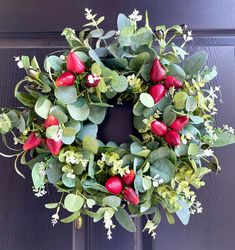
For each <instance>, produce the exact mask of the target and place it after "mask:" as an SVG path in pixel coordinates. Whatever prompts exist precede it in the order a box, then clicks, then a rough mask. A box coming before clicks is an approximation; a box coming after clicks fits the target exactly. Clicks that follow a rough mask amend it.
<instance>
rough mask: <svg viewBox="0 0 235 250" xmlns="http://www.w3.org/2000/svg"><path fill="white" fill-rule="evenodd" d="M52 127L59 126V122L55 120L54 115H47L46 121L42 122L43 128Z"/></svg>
mask: <svg viewBox="0 0 235 250" xmlns="http://www.w3.org/2000/svg"><path fill="white" fill-rule="evenodd" d="M53 125H57V126H58V125H59V121H58V119H57V118H56V116H54V115H49V116H48V117H47V119H46V120H45V121H44V127H45V128H48V127H50V126H53Z"/></svg>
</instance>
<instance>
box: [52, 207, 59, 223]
mask: <svg viewBox="0 0 235 250" xmlns="http://www.w3.org/2000/svg"><path fill="white" fill-rule="evenodd" d="M59 210H60V207H57V210H56V213H55V214H53V215H52V216H51V219H52V220H51V223H52V225H53V227H54V226H55V224H57V223H58V220H59V219H60V217H59Z"/></svg>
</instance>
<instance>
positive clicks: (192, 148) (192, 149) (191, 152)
mask: <svg viewBox="0 0 235 250" xmlns="http://www.w3.org/2000/svg"><path fill="white" fill-rule="evenodd" d="M198 150H199V147H198V145H197V144H196V143H190V144H189V147H188V154H189V155H197V154H198Z"/></svg>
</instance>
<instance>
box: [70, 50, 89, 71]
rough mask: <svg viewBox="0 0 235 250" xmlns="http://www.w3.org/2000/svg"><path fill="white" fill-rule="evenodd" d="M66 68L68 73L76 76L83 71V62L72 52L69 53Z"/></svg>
mask: <svg viewBox="0 0 235 250" xmlns="http://www.w3.org/2000/svg"><path fill="white" fill-rule="evenodd" d="M66 66H67V70H68V71H70V72H72V73H75V74H78V75H79V74H81V73H83V72H84V71H85V65H84V63H83V61H81V60H80V58H79V57H78V56H77V55H76V54H75V53H74V52H70V53H69V55H68V58H67V63H66Z"/></svg>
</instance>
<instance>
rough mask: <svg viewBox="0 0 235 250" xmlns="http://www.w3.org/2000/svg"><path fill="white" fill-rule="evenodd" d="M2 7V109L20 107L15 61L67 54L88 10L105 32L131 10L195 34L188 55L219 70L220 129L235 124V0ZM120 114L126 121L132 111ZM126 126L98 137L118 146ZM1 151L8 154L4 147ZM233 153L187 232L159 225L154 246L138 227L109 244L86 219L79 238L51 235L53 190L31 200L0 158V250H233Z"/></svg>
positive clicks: (73, 0) (24, 0) (26, 183)
mask: <svg viewBox="0 0 235 250" xmlns="http://www.w3.org/2000/svg"><path fill="white" fill-rule="evenodd" d="M0 3H1V5H0V6H1V7H0V76H1V78H0V95H1V97H0V106H17V105H18V103H17V102H16V101H15V100H14V98H13V89H14V85H15V83H16V82H17V80H19V79H20V77H21V73H20V72H19V70H18V68H17V66H16V65H15V62H14V57H13V56H17V55H21V54H28V55H36V56H38V57H39V58H41V59H42V58H43V57H44V55H46V54H48V53H50V52H51V51H54V50H58V49H61V48H64V46H65V43H64V42H63V40H62V38H61V37H60V32H61V31H62V29H63V28H64V27H71V28H74V29H76V30H79V29H81V28H82V23H83V20H84V19H83V16H84V15H83V13H84V8H85V7H88V8H92V9H94V10H95V12H97V13H99V14H102V15H105V16H106V17H107V19H106V22H105V25H106V28H114V29H115V27H116V16H117V14H118V13H119V12H124V13H126V14H129V13H130V12H132V10H133V9H134V8H136V9H139V10H140V11H142V12H144V11H145V9H147V10H148V11H149V16H150V18H151V25H156V24H166V25H171V24H181V23H186V24H187V25H188V26H189V27H190V28H191V29H193V33H194V41H193V42H192V43H191V47H190V50H198V49H202V48H203V49H204V50H206V51H207V52H209V55H210V64H215V65H216V66H217V67H218V71H219V76H218V77H217V79H216V81H215V84H216V85H222V87H223V88H222V89H223V93H222V94H223V105H221V104H218V105H219V106H218V108H219V112H220V115H219V118H218V121H217V122H218V124H219V125H222V124H223V123H224V121H226V123H229V124H231V125H234V124H235V113H234V105H235V84H234V83H235V57H234V46H235V31H234V30H235V15H234V13H235V0H221V1H218V0H208V1H204V0H197V1H194V0H188V1H183V0H178V1H175V0H167V1H164V0H158V1H156V0H148V1H141V0H139V1H136V0H129V1H126V0H115V1H110V0H109V1H108V0H100V1H95V0H86V1H85V0H80V1H78V0H69V1H68V0H66V1H65V0H61V1H55V0H47V1H37V0H30V1H29V0H21V1H18V0H1V2H0ZM113 112H120V111H118V110H116V111H113ZM125 112H126V117H127V118H128V116H129V113H128V112H129V110H127V111H125ZM113 117H115V115H114V113H111V114H110V115H109V120H108V121H107V124H106V125H107V126H109V127H110V128H112V127H114V128H115V126H113V124H115V123H116V121H115V120H114V118H113ZM130 123H131V119H129V120H128V119H127V123H126V125H125V127H126V130H124V131H123V133H121V132H120V133H119V134H118V136H117V137H116V138H115V137H113V136H114V130H112V129H109V130H108V132H107V133H103V135H102V136H104V137H105V138H107V137H112V139H117V140H123V138H124V139H125V138H126V137H127V134H128V133H129V132H130ZM110 124H111V125H112V126H111V125H110ZM0 148H1V151H3V150H5V148H4V147H3V145H2V144H0ZM234 150H235V146H231V147H229V148H226V149H222V150H220V151H219V152H218V155H219V158H220V159H221V166H222V168H223V171H222V173H221V174H220V175H219V176H215V175H214V174H211V175H210V176H208V177H207V180H206V181H207V185H206V187H205V188H203V189H202V190H201V191H200V193H199V197H200V199H201V201H202V203H203V207H204V213H203V214H202V215H196V216H194V217H193V218H192V219H191V223H190V224H189V225H188V226H183V225H181V224H180V223H179V222H177V223H176V224H175V225H173V226H171V225H168V224H167V222H166V221H165V220H163V222H162V223H161V225H160V227H159V229H158V234H157V239H156V240H152V239H151V238H150V237H149V236H147V235H146V234H143V233H142V232H141V228H142V227H141V224H142V222H141V220H136V223H137V228H138V230H137V233H136V234H131V233H127V232H126V231H124V230H123V229H121V228H120V227H117V228H116V229H115V230H114V234H113V236H114V237H113V240H112V241H108V240H106V233H105V231H104V229H103V224H102V222H100V223H97V224H95V225H94V224H93V223H92V221H90V220H88V219H85V223H84V227H83V229H82V230H80V231H75V230H74V229H73V227H72V225H64V224H60V225H57V226H56V227H54V228H53V227H52V226H51V224H50V213H49V212H48V210H46V209H45V208H44V203H45V202H46V200H49V201H53V199H54V198H55V196H56V194H55V192H53V190H52V189H50V190H48V196H46V197H45V198H43V199H38V198H36V197H34V194H33V192H32V183H31V180H30V172H29V171H28V169H26V168H25V167H23V166H22V171H23V172H24V174H25V175H26V180H23V179H21V178H20V177H19V176H18V175H17V174H16V173H15V172H14V168H13V160H11V159H4V158H0V166H1V171H0V222H1V223H0V249H1V250H13V249H14V250H31V249H34V250H72V249H74V250H75V249H76V250H109V249H112V250H119V249H120V250H134V249H135V250H141V249H153V250H157V249H161V250H170V249H176V250H178V249H180V250H212V249H213V250H221V249H223V250H232V249H234V248H235V237H234V228H235V198H234V190H235V182H234V178H235V167H234V160H233V159H234ZM5 152H7V151H5Z"/></svg>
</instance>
